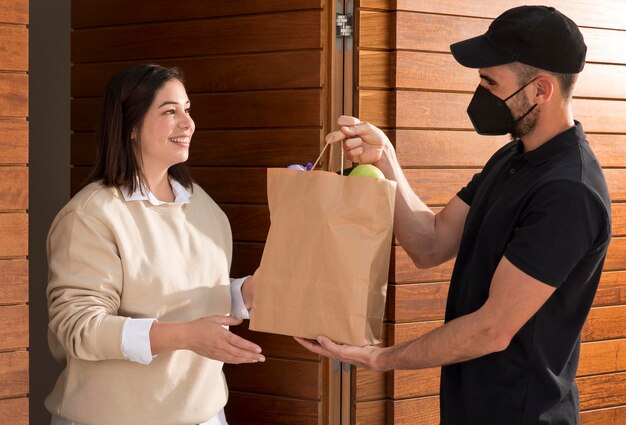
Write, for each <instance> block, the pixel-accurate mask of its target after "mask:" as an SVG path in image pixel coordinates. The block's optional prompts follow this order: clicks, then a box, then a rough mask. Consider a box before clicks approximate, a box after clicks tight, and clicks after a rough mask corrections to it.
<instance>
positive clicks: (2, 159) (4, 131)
mask: <svg viewBox="0 0 626 425" xmlns="http://www.w3.org/2000/svg"><path fill="white" fill-rule="evenodd" d="M26 163H28V122H27V121H26V120H19V121H18V120H0V164H26Z"/></svg>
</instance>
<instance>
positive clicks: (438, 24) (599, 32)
mask: <svg viewBox="0 0 626 425" xmlns="http://www.w3.org/2000/svg"><path fill="white" fill-rule="evenodd" d="M615 1H617V0H615ZM376 13H378V14H379V15H384V13H382V12H376ZM394 15H395V18H396V44H395V48H396V49H399V50H419V51H428V52H439V53H449V52H450V44H452V43H455V42H457V41H461V40H466V39H468V38H472V37H475V36H477V35H480V34H484V33H485V32H486V31H487V28H488V27H489V24H490V23H491V21H492V19H489V18H471V17H462V16H445V15H431V14H426V13H413V12H403V11H398V12H396V13H395V14H394ZM581 32H582V34H583V37H584V38H585V44H586V45H587V57H586V60H587V62H601V63H609V64H624V63H626V52H624V51H623V49H622V50H620V49H619V46H623V45H624V43H626V32H625V31H614V30H606V29H598V28H581ZM375 47H383V48H394V46H393V44H391V42H388V44H387V45H385V46H375Z"/></svg>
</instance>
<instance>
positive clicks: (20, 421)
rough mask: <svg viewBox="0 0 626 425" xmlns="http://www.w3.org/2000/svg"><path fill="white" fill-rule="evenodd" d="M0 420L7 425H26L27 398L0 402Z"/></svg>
mask: <svg viewBox="0 0 626 425" xmlns="http://www.w3.org/2000/svg"><path fill="white" fill-rule="evenodd" d="M0 418H4V419H2V420H3V421H4V422H3V423H5V424H7V425H9V424H10V425H28V423H29V422H28V398H26V397H20V398H11V399H8V400H0Z"/></svg>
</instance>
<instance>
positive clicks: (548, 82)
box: [531, 74, 558, 105]
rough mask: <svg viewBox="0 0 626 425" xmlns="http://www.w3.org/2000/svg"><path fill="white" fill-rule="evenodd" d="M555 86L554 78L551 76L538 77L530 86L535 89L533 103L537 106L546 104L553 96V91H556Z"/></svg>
mask: <svg viewBox="0 0 626 425" xmlns="http://www.w3.org/2000/svg"><path fill="white" fill-rule="evenodd" d="M557 84H558V83H557V81H556V78H554V77H552V76H548V75H541V74H540V75H538V76H537V78H535V81H533V83H532V84H531V86H532V87H533V88H534V89H535V94H534V103H536V104H537V105H543V104H544V103H548V102H549V101H550V99H551V98H552V96H553V95H554V92H555V90H557V87H556V85H557Z"/></svg>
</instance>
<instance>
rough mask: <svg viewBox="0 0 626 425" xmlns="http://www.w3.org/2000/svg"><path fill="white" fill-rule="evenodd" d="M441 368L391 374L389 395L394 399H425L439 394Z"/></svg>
mask: <svg viewBox="0 0 626 425" xmlns="http://www.w3.org/2000/svg"><path fill="white" fill-rule="evenodd" d="M440 382H441V368H440V367H431V368H428V369H420V370H395V371H393V372H392V373H390V374H389V379H388V381H387V394H388V395H389V397H391V398H393V399H406V398H416V397H425V396H432V395H436V394H439V386H440Z"/></svg>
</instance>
